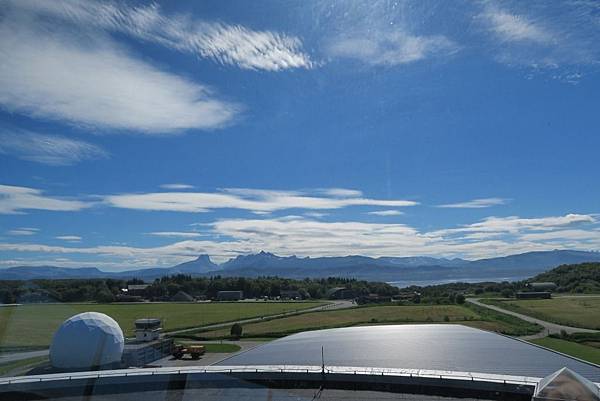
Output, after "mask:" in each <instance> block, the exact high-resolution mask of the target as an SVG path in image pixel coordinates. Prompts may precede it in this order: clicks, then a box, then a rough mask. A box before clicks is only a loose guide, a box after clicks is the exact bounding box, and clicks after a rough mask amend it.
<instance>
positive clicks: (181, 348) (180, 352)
mask: <svg viewBox="0 0 600 401" xmlns="http://www.w3.org/2000/svg"><path fill="white" fill-rule="evenodd" d="M205 352H206V349H205V348H204V345H182V344H177V345H175V347H174V348H173V356H174V357H175V359H183V357H184V356H185V355H189V356H190V357H191V358H192V359H200V356H201V355H204V353H205Z"/></svg>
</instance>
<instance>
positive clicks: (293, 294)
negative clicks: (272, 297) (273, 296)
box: [279, 290, 302, 299]
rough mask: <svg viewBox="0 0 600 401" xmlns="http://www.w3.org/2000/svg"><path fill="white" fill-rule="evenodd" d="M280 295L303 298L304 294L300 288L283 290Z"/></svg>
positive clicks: (288, 297) (282, 296)
mask: <svg viewBox="0 0 600 401" xmlns="http://www.w3.org/2000/svg"><path fill="white" fill-rule="evenodd" d="M279 296H280V297H281V299H302V294H300V291H298V290H281V291H279Z"/></svg>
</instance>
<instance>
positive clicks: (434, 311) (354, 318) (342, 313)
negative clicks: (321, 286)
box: [197, 305, 514, 338]
mask: <svg viewBox="0 0 600 401" xmlns="http://www.w3.org/2000/svg"><path fill="white" fill-rule="evenodd" d="M448 322H450V323H461V324H466V325H469V326H472V327H477V328H481V329H484V330H492V331H501V332H511V330H514V328H513V327H512V326H511V325H510V323H507V322H502V321H495V320H491V319H489V320H485V319H484V318H482V316H481V315H479V314H478V313H477V312H475V311H473V310H472V309H470V308H467V307H464V306H460V305H415V306H370V307H361V308H354V309H346V310H335V311H325V312H312V313H305V314H302V315H297V316H291V317H285V318H281V319H272V320H268V321H264V322H259V323H252V324H247V325H244V334H243V336H244V337H261V336H274V337H276V336H283V335H286V334H291V333H295V332H299V331H304V330H315V329H325V328H333V327H345V326H355V325H361V324H381V323H448ZM228 335H229V328H226V329H220V330H214V331H208V332H199V333H197V336H199V337H206V338H221V337H227V336H228Z"/></svg>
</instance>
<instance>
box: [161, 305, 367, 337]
mask: <svg viewBox="0 0 600 401" xmlns="http://www.w3.org/2000/svg"><path fill="white" fill-rule="evenodd" d="M299 305H301V304H299ZM353 306H356V304H354V303H353V302H352V301H346V300H339V301H331V302H330V303H328V304H325V305H321V306H315V307H313V308H308V309H301V310H295V311H289V312H283V313H278V314H276V315H267V316H260V317H252V318H248V319H243V320H237V321H234V322H227V323H215V324H210V325H208V326H199V327H192V328H190V329H182V330H175V331H169V332H168V333H165V334H168V335H171V334H181V333H189V332H193V331H198V330H199V329H202V330H205V329H210V330H214V329H222V328H224V327H229V326H231V325H232V324H235V323H239V324H248V323H256V322H261V321H263V320H265V319H278V318H282V317H287V316H294V315H299V314H302V313H308V312H317V311H322V310H337V309H346V308H351V307H353Z"/></svg>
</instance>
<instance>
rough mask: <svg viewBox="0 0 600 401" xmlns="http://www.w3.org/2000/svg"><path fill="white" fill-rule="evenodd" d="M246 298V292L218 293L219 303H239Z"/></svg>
mask: <svg viewBox="0 0 600 401" xmlns="http://www.w3.org/2000/svg"><path fill="white" fill-rule="evenodd" d="M243 298H244V291H219V292H217V300H218V301H239V300H240V299H243Z"/></svg>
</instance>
